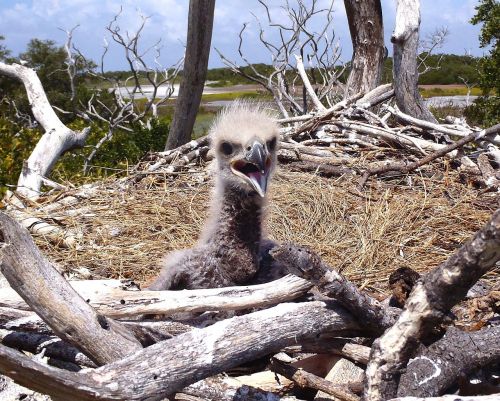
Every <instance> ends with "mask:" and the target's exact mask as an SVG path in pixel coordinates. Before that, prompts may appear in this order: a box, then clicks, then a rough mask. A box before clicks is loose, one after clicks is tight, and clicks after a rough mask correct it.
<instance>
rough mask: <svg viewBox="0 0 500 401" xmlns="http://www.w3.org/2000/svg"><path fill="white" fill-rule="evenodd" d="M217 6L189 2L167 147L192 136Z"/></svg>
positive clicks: (207, 0) (206, 1) (211, 1)
mask: <svg viewBox="0 0 500 401" xmlns="http://www.w3.org/2000/svg"><path fill="white" fill-rule="evenodd" d="M214 9H215V0H190V2H189V15H188V31H187V40H186V56H185V59H184V67H183V69H182V80H181V83H180V87H179V96H178V97H177V101H176V102H175V111H174V117H173V120H172V125H171V127H170V133H169V135H168V139H167V143H166V147H165V150H169V149H174V148H177V147H179V146H180V145H183V144H185V143H188V142H189V141H190V139H191V133H192V131H193V126H194V120H195V118H196V114H197V113H198V108H199V106H200V101H201V95H202V93H203V87H204V86H205V79H206V76H207V66H208V56H209V54H210V43H211V41H212V28H213V21H214Z"/></svg>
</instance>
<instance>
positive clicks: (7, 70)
mask: <svg viewBox="0 0 500 401" xmlns="http://www.w3.org/2000/svg"><path fill="white" fill-rule="evenodd" d="M0 74H3V75H6V76H8V77H11V78H14V79H16V80H18V81H20V82H22V83H23V84H24V87H25V88H26V94H27V95H28V100H29V102H30V105H31V110H32V111H33V115H34V116H35V118H36V120H37V121H38V122H39V123H40V125H41V126H42V127H43V129H44V130H45V134H43V136H42V137H41V138H40V140H39V141H38V143H37V144H36V146H35V149H33V152H32V153H31V155H30V157H29V158H28V160H26V161H25V162H24V164H23V169H22V171H21V175H20V176H19V180H18V182H17V190H18V192H19V193H21V194H22V195H23V196H26V197H27V198H37V197H38V195H39V194H40V188H41V186H42V184H44V183H45V182H46V181H48V180H47V178H46V177H48V176H49V175H50V172H51V171H52V168H53V167H54V165H55V163H56V162H57V160H59V158H60V157H61V155H62V154H63V153H64V152H66V151H68V150H70V149H73V148H77V147H82V146H83V145H84V144H85V140H86V139H87V136H88V134H89V132H90V129H89V128H85V129H84V130H82V131H81V132H78V131H73V130H71V129H69V128H68V127H66V126H65V125H64V124H63V123H62V121H61V120H60V119H59V117H58V116H57V114H56V113H55V112H54V109H53V108H52V106H51V105H50V103H49V100H48V99H47V95H46V94H45V91H44V89H43V87H42V83H41V82H40V79H39V78H38V75H37V74H36V72H35V70H33V69H31V68H28V67H25V66H22V65H20V64H12V65H8V64H4V63H0Z"/></svg>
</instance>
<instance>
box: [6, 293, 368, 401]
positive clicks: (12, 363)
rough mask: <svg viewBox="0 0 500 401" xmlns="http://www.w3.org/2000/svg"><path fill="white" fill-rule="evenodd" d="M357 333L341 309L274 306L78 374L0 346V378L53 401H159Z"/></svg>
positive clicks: (319, 304) (312, 305) (315, 304)
mask: <svg viewBox="0 0 500 401" xmlns="http://www.w3.org/2000/svg"><path fill="white" fill-rule="evenodd" d="M357 327H358V326H357V324H356V323H355V321H354V319H353V318H352V317H351V315H349V314H348V313H347V312H346V311H344V310H343V309H341V308H340V307H334V306H333V305H331V306H330V307H328V306H327V305H326V304H325V303H323V302H308V303H299V304H280V305H278V306H275V307H273V308H270V309H266V310H263V311H259V312H254V313H251V314H248V315H245V316H238V317H234V318H231V319H227V320H224V321H221V322H218V323H215V324H214V325H212V326H210V327H207V328H204V329H196V330H193V331H191V332H188V333H185V334H181V335H179V336H177V337H174V338H172V339H170V340H166V341H162V342H160V343H158V344H154V345H152V346H150V347H148V348H145V349H142V350H140V351H138V352H136V353H135V354H133V355H131V356H129V357H128V358H125V359H122V360H120V361H117V362H114V363H110V364H108V365H106V366H103V367H101V368H98V369H96V370H94V371H83V372H81V373H71V372H64V371H60V370H58V369H54V368H50V367H47V366H45V365H42V364H40V363H38V362H35V361H33V360H30V359H29V358H28V357H26V356H24V355H22V354H19V353H17V352H16V351H13V350H11V349H8V348H6V347H4V346H0V372H1V373H2V374H5V375H7V376H9V377H11V378H13V379H14V380H15V381H16V382H18V383H19V384H21V385H25V386H27V387H29V388H32V389H34V390H36V391H40V392H45V393H48V394H52V395H55V396H58V397H67V396H68V395H71V397H70V399H72V400H75V401H77V400H94V399H96V398H97V399H102V400H117V399H119V400H123V399H126V400H151V401H153V400H161V399H162V398H164V397H165V396H166V395H168V394H172V393H174V392H177V391H180V390H181V389H182V388H184V387H186V386H187V385H189V384H192V383H194V382H196V381H198V380H201V379H203V378H205V377H209V376H213V375H215V374H218V373H220V372H223V371H226V370H228V369H231V368H233V367H235V366H239V365H241V364H242V363H244V362H248V361H251V360H254V359H256V358H259V357H262V356H264V355H266V354H268V353H271V352H275V351H277V350H279V349H281V348H283V347H286V346H289V345H292V344H295V343H297V342H300V341H305V340H307V339H308V338H312V337H315V336H316V335H318V334H319V333H322V332H338V331H344V330H354V329H357ZM194 344H196V346H193V345H194ZM66 399H68V398H66Z"/></svg>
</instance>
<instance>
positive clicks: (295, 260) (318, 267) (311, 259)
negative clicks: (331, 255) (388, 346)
mask: <svg viewBox="0 0 500 401" xmlns="http://www.w3.org/2000/svg"><path fill="white" fill-rule="evenodd" d="M270 254H271V256H272V257H273V258H274V259H275V260H276V261H278V262H279V263H281V264H283V265H285V266H287V268H288V270H289V271H290V273H293V274H296V275H297V276H299V277H302V278H305V279H307V280H310V281H311V282H312V283H314V284H315V285H316V286H317V288H318V290H319V291H320V292H321V293H322V294H323V295H325V296H328V297H332V298H335V299H336V300H338V301H339V302H340V303H341V304H342V305H343V306H344V307H345V308H346V309H348V310H349V311H350V312H351V313H353V314H354V316H356V317H357V318H358V319H359V321H360V322H362V324H363V326H365V327H366V328H369V329H370V330H373V331H375V332H376V333H382V332H383V331H384V330H386V329H387V328H389V327H391V326H392V325H393V324H394V322H395V321H396V319H397V317H398V315H399V311H398V310H395V309H392V308H387V307H385V306H383V305H382V304H381V303H380V302H379V301H377V300H375V299H373V298H372V297H370V296H369V295H367V294H365V293H362V292H361V291H359V290H358V289H357V287H356V286H355V285H354V284H352V283H351V282H350V281H349V280H347V279H346V278H345V277H344V276H342V275H341V274H340V273H338V272H336V271H335V270H334V269H333V268H331V267H330V266H328V265H327V264H326V263H324V262H323V261H322V260H321V258H320V257H319V255H317V254H316V253H314V252H313V251H311V250H310V249H308V248H307V247H299V246H297V245H295V244H291V243H285V244H282V245H278V246H276V247H275V248H273V249H272V250H271V252H270Z"/></svg>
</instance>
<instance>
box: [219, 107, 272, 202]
mask: <svg viewBox="0 0 500 401" xmlns="http://www.w3.org/2000/svg"><path fill="white" fill-rule="evenodd" d="M210 139H211V145H212V149H213V151H214V154H215V157H216V160H217V175H218V176H219V177H220V179H221V180H222V182H223V184H224V185H226V186H227V185H229V186H231V187H233V188H237V189H240V190H242V191H244V192H245V193H246V194H253V193H257V194H258V195H259V196H260V197H261V198H264V197H265V195H266V191H267V187H268V183H269V179H270V177H271V175H272V173H273V171H274V168H275V166H276V150H277V145H278V126H277V124H276V122H275V121H274V118H273V116H272V115H271V114H270V113H269V112H266V111H265V110H263V109H262V107H258V106H257V105H252V104H249V103H236V104H234V105H232V106H230V107H228V108H226V109H225V110H224V111H223V112H222V113H221V114H220V115H219V117H218V118H217V120H216V121H215V123H214V125H213V126H212V129H211V131H210Z"/></svg>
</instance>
